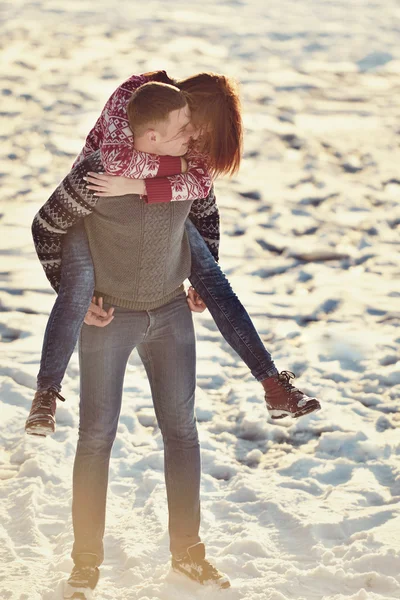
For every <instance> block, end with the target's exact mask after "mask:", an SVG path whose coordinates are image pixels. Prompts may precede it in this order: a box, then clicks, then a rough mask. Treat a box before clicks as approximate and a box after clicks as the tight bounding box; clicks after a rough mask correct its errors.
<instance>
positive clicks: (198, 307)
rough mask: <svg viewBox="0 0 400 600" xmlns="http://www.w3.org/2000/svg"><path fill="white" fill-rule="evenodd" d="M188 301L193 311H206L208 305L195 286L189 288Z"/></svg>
mask: <svg viewBox="0 0 400 600" xmlns="http://www.w3.org/2000/svg"><path fill="white" fill-rule="evenodd" d="M186 301H187V303H188V305H189V308H190V310H191V311H192V312H199V313H200V312H204V311H205V310H206V308H207V306H206V305H205V304H204V302H203V300H202V299H201V298H200V296H199V294H198V293H197V292H196V290H195V289H194V288H193V287H190V288H189V289H188V293H187V298H186Z"/></svg>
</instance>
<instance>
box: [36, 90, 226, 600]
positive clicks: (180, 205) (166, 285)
mask: <svg viewBox="0 0 400 600" xmlns="http://www.w3.org/2000/svg"><path fill="white" fill-rule="evenodd" d="M160 86H161V87H160ZM155 87H156V93H157V98H158V102H159V103H160V102H161V104H163V105H164V114H163V118H162V119H161V118H160V116H159V119H158V120H157V122H154V120H153V121H152V117H151V108H149V107H151V106H152V94H153V93H154V91H155ZM135 94H136V99H137V101H138V102H140V103H141V104H142V105H143V106H144V107H145V106H147V107H148V110H149V113H148V117H147V120H148V122H150V127H149V125H148V124H147V125H146V122H145V121H144V123H143V127H142V128H141V129H139V130H138V131H137V132H135V142H134V143H135V149H137V150H139V151H143V152H149V153H156V154H159V155H164V154H168V155H170V156H181V155H183V154H185V153H186V150H187V144H188V141H189V139H190V137H191V131H190V111H189V108H188V105H187V102H186V97H185V94H183V93H182V92H181V91H180V90H179V89H178V88H175V87H174V86H170V85H166V84H160V83H149V84H146V85H144V86H141V87H140V88H139V89H138V90H137V92H136V93H135ZM102 168H103V165H102V164H101V160H100V153H99V152H97V153H94V154H92V155H91V156H89V157H88V158H86V159H84V160H83V161H81V162H80V163H79V164H78V165H77V166H76V167H75V168H74V169H73V171H72V172H71V173H70V175H69V176H67V178H66V179H65V180H64V181H63V182H62V183H61V184H60V186H59V188H58V192H59V193H58V194H57V191H56V193H55V196H54V195H53V197H52V199H50V200H49V207H53V209H54V207H56V206H57V203H58V204H59V203H60V202H61V203H64V206H67V205H69V206H70V205H71V204H73V205H74V207H75V209H76V207H78V209H76V210H75V211H74V213H73V214H74V215H78V217H79V216H80V217H83V216H84V215H87V216H86V218H85V219H84V222H85V228H86V232H87V235H88V239H89V245H90V251H91V254H92V258H93V264H94V268H95V279H96V292H95V294H96V296H97V297H102V298H103V299H104V303H105V308H106V310H107V311H108V315H109V317H111V313H110V310H109V307H111V305H112V306H113V307H114V314H113V315H112V317H113V318H112V320H111V318H110V319H109V320H110V322H109V323H108V324H107V326H106V327H102V328H99V327H90V326H88V325H84V326H83V328H82V332H81V338H80V350H79V352H80V373H81V398H80V427H79V440H78V446H77V451H76V457H75V464H74V476H73V506H72V513H73V526H74V537H75V540H74V546H73V551H72V557H73V560H74V565H75V566H74V569H73V571H72V574H71V577H70V578H69V581H68V585H67V587H66V591H65V597H66V598H81V597H84V598H89V597H90V593H91V590H93V589H94V588H95V586H96V584H97V580H98V577H99V569H98V567H99V566H100V564H101V563H102V561H103V534H104V527H105V508H106V494H107V478H108V464H109V458H110V453H111V448H112V445H113V442H114V439H115V435H116V431H117V426H118V418H119V413H120V408H121V401H122V389H123V380H124V373H125V368H126V364H127V361H128V359H129V356H130V353H131V352H132V350H133V349H134V348H135V347H136V348H137V350H138V352H139V355H140V357H141V359H142V362H143V364H144V366H145V369H146V372H147V376H148V378H149V382H150V386H151V391H152V397H153V402H154V407H155V412H156V416H157V420H158V425H159V427H160V430H161V433H162V436H163V440H164V451H165V464H166V471H165V478H166V487H167V498H168V510H169V533H170V549H171V553H172V566H173V568H174V569H176V570H178V571H180V572H182V573H184V574H185V575H187V576H190V577H191V578H193V579H196V580H197V581H198V582H199V583H208V582H214V583H216V584H217V585H218V586H219V587H229V585H230V583H229V580H228V578H227V577H226V576H225V575H223V574H222V573H220V572H219V571H218V570H217V569H216V568H215V567H214V566H213V565H212V564H211V563H210V562H209V561H208V560H206V559H205V549H204V544H202V543H201V540H200V537H199V525H200V498H199V492H200V449H199V442H198V435H197V427H196V419H195V416H194V400H195V386H196V379H195V337H194V330H193V323H192V316H191V311H190V308H189V307H188V305H187V302H186V296H185V293H184V291H183V287H182V284H183V281H184V280H185V279H186V278H187V277H188V276H189V274H190V248H189V244H188V240H187V236H186V233H185V221H186V218H187V216H188V213H189V211H190V206H191V202H173V203H168V202H167V203H155V204H146V203H144V202H143V201H142V200H141V198H140V196H139V195H136V196H135V195H130V196H123V197H120V198H118V199H116V198H100V199H96V200H95V199H94V198H93V195H92V193H91V192H90V191H89V190H86V188H85V186H84V185H83V183H84V182H83V180H84V177H85V176H86V174H87V172H88V171H95V172H96V171H97V172H98V171H100V170H102ZM65 198H67V199H65ZM117 203H118V204H117ZM79 207H81V208H82V207H83V208H82V210H81V212H79V210H80V209H79ZM60 212H62V211H60ZM42 214H43V215H45V214H46V210H44V211H43V213H42ZM47 214H54V213H53V212H52V209H51V208H49V210H48V211H47ZM76 221H77V218H76V216H75V217H73V218H71V222H69V223H68V225H72V224H74V222H76ZM79 594H81V595H79Z"/></svg>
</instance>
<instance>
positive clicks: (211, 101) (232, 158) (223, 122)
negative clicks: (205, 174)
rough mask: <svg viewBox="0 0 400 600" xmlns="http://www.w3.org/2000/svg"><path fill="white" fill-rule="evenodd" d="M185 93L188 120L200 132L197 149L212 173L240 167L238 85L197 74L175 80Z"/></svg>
mask: <svg viewBox="0 0 400 600" xmlns="http://www.w3.org/2000/svg"><path fill="white" fill-rule="evenodd" d="M176 85H177V87H179V89H181V90H183V91H184V92H186V93H187V94H188V102H189V106H190V110H191V115H192V116H191V119H192V123H193V125H194V126H195V128H196V129H197V130H198V131H199V132H200V135H199V137H198V146H199V151H200V152H202V153H203V154H205V155H206V156H207V158H208V162H209V165H210V169H211V170H212V171H213V173H214V174H215V175H219V174H224V173H227V174H233V173H235V172H236V171H237V170H238V169H239V165H240V159H241V154H242V139H243V125H242V117H241V110H240V100H239V94H238V90H237V86H236V84H235V82H234V81H233V80H232V79H229V78H228V77H225V76H224V75H217V74H215V73H199V74H198V75H193V76H192V77H188V78H187V79H182V80H181V81H177V82H176Z"/></svg>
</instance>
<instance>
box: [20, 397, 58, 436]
mask: <svg viewBox="0 0 400 600" xmlns="http://www.w3.org/2000/svg"><path fill="white" fill-rule="evenodd" d="M57 398H59V399H60V400H62V401H63V402H64V401H65V398H63V397H62V396H61V395H60V394H59V393H58V392H56V391H55V390H42V391H39V392H36V394H35V397H34V399H33V402H32V407H31V411H30V413H29V417H28V418H27V420H26V423H25V431H26V433H29V434H30V435H40V436H42V437H45V436H46V435H49V434H51V433H54V431H55V429H56V403H57Z"/></svg>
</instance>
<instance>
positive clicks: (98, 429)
mask: <svg viewBox="0 0 400 600" xmlns="http://www.w3.org/2000/svg"><path fill="white" fill-rule="evenodd" d="M107 306H108V305H107ZM134 348H137V350H138V353H139V356H140V358H141V360H142V363H143V365H144V367H145V369H146V373H147V377H148V379H149V382H150V387H151V394H152V398H153V404H154V409H155V413H156V417H157V422H158V425H159V428H160V430H161V434H162V437H163V441H164V464H165V482H166V488H167V500H168V511H169V535H170V550H171V553H172V555H175V556H176V555H179V554H182V553H184V552H185V551H186V549H187V548H188V547H189V546H192V545H194V544H197V543H199V542H200V537H199V527H200V471H201V468H200V446H199V440H198V434H197V426H196V418H195V413H194V399H195V388H196V346H195V335H194V329H193V320H192V314H191V311H190V308H189V306H188V304H187V302H186V294H184V293H180V294H179V295H178V296H177V297H176V298H174V299H173V300H172V301H171V302H169V303H168V304H166V305H164V306H162V307H160V308H157V309H155V310H150V311H133V310H130V309H127V308H120V307H116V308H115V312H114V319H113V321H112V322H111V323H110V324H109V325H107V327H102V328H100V327H90V326H88V325H83V327H82V331H81V336H80V344H79V360H80V380H81V390H80V406H79V409H80V423H79V439H78V446H77V450H76V456H75V464H74V475H73V500H72V520H73V526H74V537H75V541H74V546H73V550H72V558H73V560H74V562H75V563H76V562H79V563H84V564H95V565H97V566H98V565H100V564H101V562H102V561H103V557H104V553H103V535H104V526H105V512H106V495H107V483H108V466H109V460H110V453H111V448H112V445H113V442H114V439H115V435H116V432H117V427H118V419H119V414H120V410H121V400H122V389H123V383H124V375H125V369H126V364H127V362H128V359H129V356H130V354H131V352H132V350H133V349H134Z"/></svg>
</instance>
